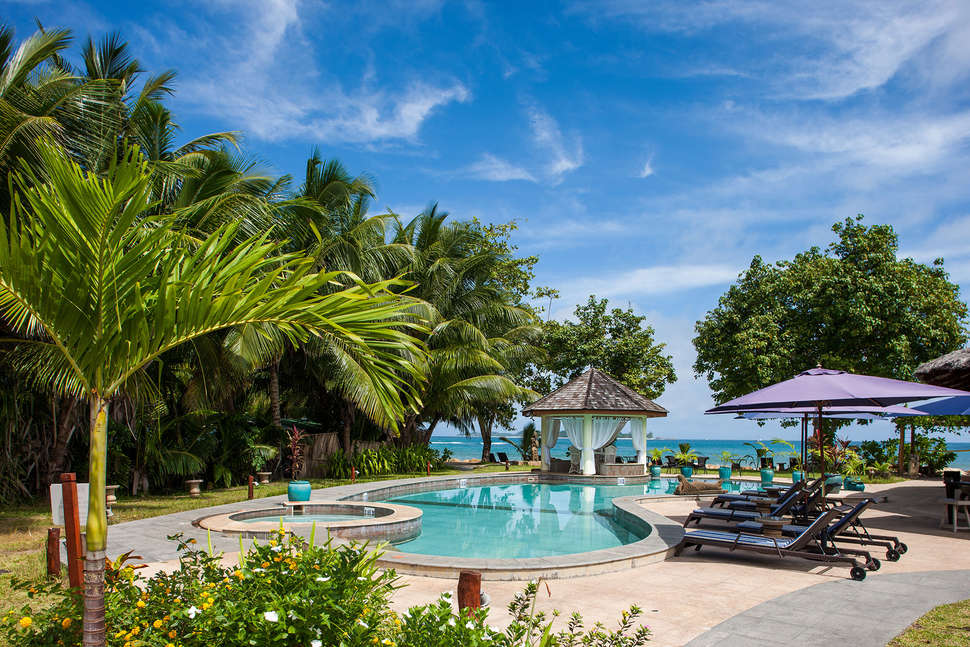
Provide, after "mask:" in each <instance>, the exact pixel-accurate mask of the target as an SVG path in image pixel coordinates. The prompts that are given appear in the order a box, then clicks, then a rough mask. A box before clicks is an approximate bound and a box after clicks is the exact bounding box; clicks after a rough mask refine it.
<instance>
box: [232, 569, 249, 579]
mask: <svg viewBox="0 0 970 647" xmlns="http://www.w3.org/2000/svg"><path fill="white" fill-rule="evenodd" d="M232 575H233V577H238V578H239V579H243V578H245V577H246V576H245V575H243V572H242V571H236V572H235V573H233V574H232Z"/></svg>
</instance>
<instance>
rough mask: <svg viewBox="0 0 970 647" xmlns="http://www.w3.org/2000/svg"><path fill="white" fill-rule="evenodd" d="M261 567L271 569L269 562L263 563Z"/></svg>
mask: <svg viewBox="0 0 970 647" xmlns="http://www.w3.org/2000/svg"><path fill="white" fill-rule="evenodd" d="M260 566H262V567H263V568H269V562H263V563H262V564H260Z"/></svg>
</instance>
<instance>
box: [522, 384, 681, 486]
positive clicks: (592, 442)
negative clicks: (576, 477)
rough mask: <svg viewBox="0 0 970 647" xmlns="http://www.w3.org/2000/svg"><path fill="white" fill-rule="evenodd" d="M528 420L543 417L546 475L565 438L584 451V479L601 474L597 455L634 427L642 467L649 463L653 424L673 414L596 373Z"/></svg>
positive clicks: (541, 405)
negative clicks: (649, 430)
mask: <svg viewBox="0 0 970 647" xmlns="http://www.w3.org/2000/svg"><path fill="white" fill-rule="evenodd" d="M522 415H525V416H529V417H534V416H539V418H540V420H541V421H542V424H541V441H542V469H543V471H549V469H550V465H551V460H550V451H551V450H552V448H553V447H555V446H556V443H557V442H558V440H559V434H560V433H561V432H565V434H566V437H567V438H568V439H569V442H570V443H572V445H573V446H574V447H576V448H577V449H579V450H580V452H581V458H580V466H581V471H582V473H583V474H586V475H589V474H596V461H595V458H594V452H595V451H596V450H598V449H600V448H602V447H605V446H607V445H609V444H611V443H612V442H613V441H614V440H616V437H617V436H618V435H619V434H620V432H621V431H622V430H623V427H624V426H626V424H627V423H629V424H630V433H631V436H632V437H633V447H634V449H636V450H637V462H638V463H640V464H641V465H646V463H647V418H660V417H664V416H666V415H667V410H666V409H664V408H663V407H661V406H660V405H659V404H657V403H656V402H654V401H653V400H651V399H650V398H647V397H646V396H644V395H642V394H640V393H637V392H636V391H634V390H633V389H631V388H630V387H628V386H625V385H623V384H620V383H619V382H618V381H616V380H615V379H613V378H612V377H610V376H609V375H607V374H606V373H604V372H603V371H601V370H599V369H596V368H590V369H588V370H587V371H586V372H585V373H583V374H582V375H580V376H579V377H577V378H575V379H573V380H571V381H569V382H567V383H566V384H564V385H563V386H561V387H559V388H558V389H556V390H555V391H553V392H552V393H550V394H549V395H547V396H545V397H544V398H541V399H539V400H537V401H536V402H533V403H532V404H530V405H529V406H527V407H526V408H525V409H524V410H523V411H522Z"/></svg>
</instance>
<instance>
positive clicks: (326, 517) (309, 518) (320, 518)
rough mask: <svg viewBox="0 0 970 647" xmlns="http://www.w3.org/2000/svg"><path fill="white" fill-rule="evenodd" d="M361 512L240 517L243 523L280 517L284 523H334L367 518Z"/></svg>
mask: <svg viewBox="0 0 970 647" xmlns="http://www.w3.org/2000/svg"><path fill="white" fill-rule="evenodd" d="M367 518H368V517H364V516H362V515H359V514H287V515H283V516H282V517H280V516H275V517H273V516H269V515H267V516H265V517H253V518H252V519H239V521H241V522H243V523H257V522H259V523H263V522H266V521H276V522H277V523H278V522H279V520H280V519H282V520H283V523H313V522H314V521H316V522H317V523H333V522H334V521H353V520H360V519H367Z"/></svg>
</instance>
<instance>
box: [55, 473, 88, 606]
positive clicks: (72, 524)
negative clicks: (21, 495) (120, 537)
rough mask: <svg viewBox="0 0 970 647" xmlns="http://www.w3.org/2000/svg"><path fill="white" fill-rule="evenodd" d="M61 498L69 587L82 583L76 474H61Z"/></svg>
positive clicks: (75, 586) (82, 568) (82, 565)
mask: <svg viewBox="0 0 970 647" xmlns="http://www.w3.org/2000/svg"><path fill="white" fill-rule="evenodd" d="M61 500H62V501H63V502H64V538H65V539H66V540H67V575H68V581H69V582H70V584H71V588H72V589H75V588H81V586H83V585H84V564H83V563H82V561H81V560H83V559H84V555H82V554H81V522H80V519H79V518H78V509H77V475H76V474H74V472H68V473H66V474H61Z"/></svg>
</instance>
